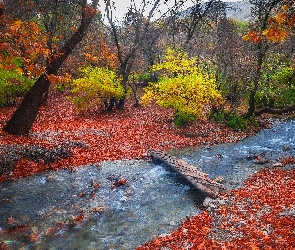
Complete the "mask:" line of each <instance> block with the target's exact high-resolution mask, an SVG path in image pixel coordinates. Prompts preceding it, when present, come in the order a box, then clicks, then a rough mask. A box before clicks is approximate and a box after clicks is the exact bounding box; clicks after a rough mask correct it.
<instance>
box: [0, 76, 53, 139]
mask: <svg viewBox="0 0 295 250" xmlns="http://www.w3.org/2000/svg"><path fill="white" fill-rule="evenodd" d="M49 86H50V81H49V80H48V79H47V77H46V75H42V76H40V77H39V79H38V80H37V81H36V82H35V84H34V85H33V87H32V88H31V89H30V91H29V92H28V93H27V94H26V96H25V97H24V99H23V101H22V103H21V104H20V106H19V107H18V109H17V110H16V111H15V112H14V114H13V116H12V117H11V119H10V120H9V121H8V122H7V123H6V125H5V126H4V128H3V130H4V131H5V132H7V133H10V134H14V135H25V134H27V133H28V132H29V130H30V129H31V127H32V126H33V123H34V121H35V119H36V116H37V114H38V111H39V108H40V106H41V104H42V99H43V95H44V93H45V92H46V90H48V88H49Z"/></svg>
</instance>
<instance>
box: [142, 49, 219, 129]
mask: <svg viewBox="0 0 295 250" xmlns="http://www.w3.org/2000/svg"><path fill="white" fill-rule="evenodd" d="M172 52H173V51H171V50H168V52H167V53H168V54H167V55H166V56H165V60H166V61H164V62H163V63H160V64H157V65H154V66H153V70H154V71H159V72H161V73H162V76H161V77H159V81H158V82H156V83H150V85H149V86H148V87H146V88H145V94H144V95H143V97H142V103H143V104H148V103H149V102H151V101H152V100H154V101H156V103H157V104H158V105H160V106H162V107H164V108H173V109H174V110H175V113H174V118H175V119H174V121H175V122H176V124H177V125H184V124H185V123H186V122H185V121H191V120H192V119H193V117H194V118H197V117H204V116H206V112H207V111H208V107H209V106H210V105H212V104H220V103H221V102H222V97H221V95H220V93H219V92H218V91H217V90H216V82H215V80H214V79H213V78H212V77H210V75H209V74H207V73H205V72H204V71H202V70H201V69H199V68H197V67H196V66H195V62H194V60H193V59H192V58H188V56H187V55H186V54H185V53H180V54H177V53H172ZM167 60H168V61H167ZM180 66H181V67H180Z"/></svg>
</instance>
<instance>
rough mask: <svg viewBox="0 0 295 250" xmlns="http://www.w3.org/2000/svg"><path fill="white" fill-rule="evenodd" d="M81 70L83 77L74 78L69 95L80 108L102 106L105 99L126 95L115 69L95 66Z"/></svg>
mask: <svg viewBox="0 0 295 250" xmlns="http://www.w3.org/2000/svg"><path fill="white" fill-rule="evenodd" d="M80 71H81V72H82V75H83V77H82V78H78V79H76V80H73V82H72V86H73V89H72V90H71V96H70V97H69V99H70V100H71V101H72V102H73V103H74V104H75V105H76V107H77V108H78V110H81V111H83V110H87V109H90V108H97V106H100V107H102V106H103V103H104V100H106V99H109V98H115V99H120V98H122V97H123V96H124V89H123V87H122V85H121V83H120V81H119V79H118V78H117V77H116V74H115V72H114V71H111V70H108V69H106V68H93V67H87V68H84V69H81V70H80Z"/></svg>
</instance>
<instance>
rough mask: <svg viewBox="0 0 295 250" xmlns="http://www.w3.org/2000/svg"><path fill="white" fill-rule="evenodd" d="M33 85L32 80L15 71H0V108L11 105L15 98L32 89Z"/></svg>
mask: <svg viewBox="0 0 295 250" xmlns="http://www.w3.org/2000/svg"><path fill="white" fill-rule="evenodd" d="M33 83H34V80H33V79H28V78H27V77H25V76H23V75H22V74H20V73H19V72H17V70H9V71H8V70H3V69H0V106H8V105H12V104H13V103H14V101H15V99H16V98H17V97H19V96H21V95H22V94H24V93H26V92H27V91H28V90H29V89H30V88H31V87H32V85H33Z"/></svg>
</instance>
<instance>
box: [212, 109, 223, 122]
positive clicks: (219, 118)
mask: <svg viewBox="0 0 295 250" xmlns="http://www.w3.org/2000/svg"><path fill="white" fill-rule="evenodd" d="M209 117H210V119H211V120H213V121H215V122H223V121H224V120H225V118H226V112H225V110H224V109H221V110H218V111H217V112H216V111H214V112H211V113H210V116H209Z"/></svg>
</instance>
